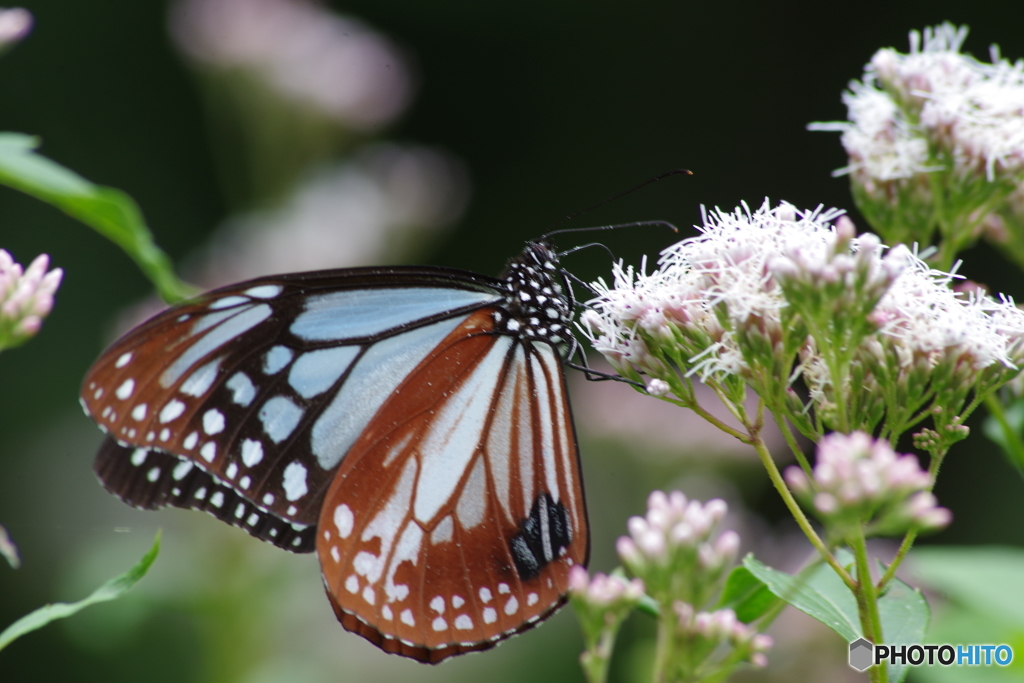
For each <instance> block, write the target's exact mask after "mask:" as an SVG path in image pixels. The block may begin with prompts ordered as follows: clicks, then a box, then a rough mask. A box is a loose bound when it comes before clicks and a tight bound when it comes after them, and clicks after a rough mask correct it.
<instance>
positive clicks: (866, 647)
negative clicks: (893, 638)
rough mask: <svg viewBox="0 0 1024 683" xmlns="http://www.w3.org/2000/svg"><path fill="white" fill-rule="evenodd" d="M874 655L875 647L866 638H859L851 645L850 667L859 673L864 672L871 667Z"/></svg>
mask: <svg viewBox="0 0 1024 683" xmlns="http://www.w3.org/2000/svg"><path fill="white" fill-rule="evenodd" d="M874 654H875V646H874V645H872V644H871V642H870V641H868V640H865V639H864V638H858V639H857V640H855V641H853V642H852V643H850V666H851V667H853V668H854V669H856V670H857V671H864V670H865V669H867V668H868V667H869V666H871V661H872V660H873V659H874Z"/></svg>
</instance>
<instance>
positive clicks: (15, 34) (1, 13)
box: [0, 7, 33, 51]
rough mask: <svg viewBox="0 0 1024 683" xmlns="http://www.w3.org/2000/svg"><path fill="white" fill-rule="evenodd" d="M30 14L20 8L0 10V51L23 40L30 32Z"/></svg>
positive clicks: (31, 20)
mask: <svg viewBox="0 0 1024 683" xmlns="http://www.w3.org/2000/svg"><path fill="white" fill-rule="evenodd" d="M32 23H33V19H32V13H31V12H29V11H28V10H27V9H24V8H22V7H11V8H9V9H4V8H0V51H3V50H4V49H5V48H7V47H10V46H11V45H14V44H15V43H17V42H19V41H21V40H23V39H24V38H25V36H27V35H28V34H29V33H30V32H31V31H32Z"/></svg>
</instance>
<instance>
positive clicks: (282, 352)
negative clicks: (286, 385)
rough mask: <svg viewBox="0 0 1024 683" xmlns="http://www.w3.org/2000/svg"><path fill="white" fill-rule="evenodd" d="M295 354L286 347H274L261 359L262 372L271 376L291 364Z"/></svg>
mask: <svg viewBox="0 0 1024 683" xmlns="http://www.w3.org/2000/svg"><path fill="white" fill-rule="evenodd" d="M294 355H295V354H294V353H293V352H292V350H291V349H289V348H288V347H287V346H274V347H272V348H271V349H270V350H269V351H267V355H265V356H264V357H263V372H265V373H267V374H268V375H273V374H276V373H278V372H281V370H282V368H284V366H286V365H288V363H291V362H292V356H294Z"/></svg>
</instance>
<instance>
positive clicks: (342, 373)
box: [81, 240, 590, 663]
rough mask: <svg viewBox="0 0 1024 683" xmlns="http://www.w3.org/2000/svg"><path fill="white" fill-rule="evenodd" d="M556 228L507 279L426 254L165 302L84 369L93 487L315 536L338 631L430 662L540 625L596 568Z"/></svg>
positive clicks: (310, 539) (310, 541) (286, 533)
mask: <svg viewBox="0 0 1024 683" xmlns="http://www.w3.org/2000/svg"><path fill="white" fill-rule="evenodd" d="M567 277H568V276H567V275H566V273H565V272H564V271H562V270H561V269H560V268H559V266H558V257H557V254H556V253H555V252H554V251H553V250H552V248H551V247H550V245H549V244H548V243H547V242H546V241H543V240H542V241H538V242H531V243H528V244H527V246H526V248H525V249H524V251H523V252H522V254H520V255H519V256H518V257H515V258H513V259H511V260H510V261H509V263H508V265H507V267H506V269H505V272H504V273H503V275H502V276H501V278H500V279H494V278H490V277H486V276H482V275H477V274H474V273H469V272H465V271H459V270H452V269H446V268H434V267H417V266H409V267H385V268H352V269H343V270H328V271H318V272H308V273H293V274H288V275H279V276H272V277H264V278H259V279H255V280H250V281H248V282H243V283H240V284H235V285H231V286H228V287H224V288H220V289H216V290H213V291H211V292H209V293H207V294H204V295H202V296H200V297H198V298H196V299H194V300H192V301H188V302H185V303H182V304H179V305H176V306H173V307H171V308H169V309H167V310H165V311H164V312H162V313H160V314H158V315H157V316H155V317H154V318H152V319H150V320H149V321H147V322H145V323H143V324H142V325H140V326H138V327H136V328H135V329H133V330H131V331H130V332H128V333H127V334H126V335H124V336H123V337H122V338H121V339H119V340H118V341H116V342H115V343H114V344H113V345H112V346H111V347H110V348H109V349H107V350H106V351H105V352H104V353H103V355H102V356H100V358H99V360H97V361H96V363H95V364H94V365H93V366H92V368H91V369H90V370H89V372H88V374H87V375H86V377H85V380H84V382H83V386H82V394H81V401H82V405H83V407H84V408H85V411H86V413H87V414H88V415H89V417H91V418H92V419H93V420H94V421H95V422H96V423H97V424H98V425H99V426H100V428H101V429H103V430H104V431H105V432H106V433H107V437H106V439H105V440H104V442H103V444H102V445H101V447H100V449H99V453H98V454H97V456H96V461H95V465H94V468H95V471H96V473H97V475H98V476H99V478H100V481H101V482H102V483H103V486H104V487H105V488H106V489H107V490H108V491H110V492H111V493H113V494H115V495H116V496H118V497H119V498H121V499H122V500H123V501H124V502H126V503H128V504H130V505H133V506H135V507H139V508H147V509H153V508H159V507H163V506H167V505H173V506H177V507H182V508H192V509H197V510H205V511H206V512H209V513H211V514H213V515H214V516H215V517H217V518H219V519H221V520H223V521H225V522H228V523H230V524H233V525H235V526H238V527H241V528H242V529H244V530H245V531H247V532H248V533H250V534H251V535H253V536H255V537H257V538H259V539H261V540H264V541H268V542H270V543H273V544H274V545H277V546H279V547H281V548H284V549H286V550H290V551H292V552H298V553H304V552H312V551H314V550H315V551H316V552H317V554H318V556H319V560H320V567H321V571H322V575H323V581H324V586H325V588H326V591H327V596H328V598H329V599H330V602H331V605H332V606H333V608H334V611H335V614H336V615H337V617H338V619H339V621H340V622H341V623H342V625H343V626H344V627H345V628H346V629H348V630H349V631H353V632H355V633H357V634H359V635H361V636H363V637H364V638H366V639H367V640H369V641H371V642H373V643H374V644H376V645H377V646H379V647H380V648H382V649H383V650H385V651H387V652H392V653H396V654H399V655H403V656H406V657H411V658H414V659H417V660H420V661H422V662H430V663H437V662H440V661H442V660H444V659H446V658H448V657H451V656H453V655H457V654H461V653H464V652H469V651H473V650H483V649H487V648H490V647H493V646H494V645H496V644H497V643H498V642H499V641H501V640H503V639H505V638H508V637H510V636H512V635H515V634H516V633H519V632H521V631H524V630H526V629H528V628H531V627H532V626H534V625H536V624H537V623H538V622H540V621H541V620H543V619H545V618H546V617H548V616H550V615H551V614H552V613H553V612H554V611H555V610H557V609H558V608H559V607H560V606H561V605H562V604H563V603H564V601H565V595H566V592H567V590H568V579H569V570H570V568H571V567H572V566H573V565H575V564H581V565H584V566H585V565H586V563H587V560H588V557H589V551H590V547H589V545H590V544H589V529H588V524H587V513H586V508H585V505H584V494H583V485H582V479H581V472H580V463H579V458H578V451H577V445H576V434H575V428H574V426H573V420H572V414H571V412H570V409H569V399H568V394H567V391H566V382H565V374H564V371H563V363H565V362H567V360H568V356H569V355H571V352H570V350H569V349H570V347H573V346H574V344H575V341H574V340H573V338H572V333H571V330H570V328H569V326H570V325H571V324H572V323H571V319H572V310H571V309H572V306H573V301H572V292H571V288H570V283H569V282H568V279H567Z"/></svg>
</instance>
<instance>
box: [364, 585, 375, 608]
mask: <svg viewBox="0 0 1024 683" xmlns="http://www.w3.org/2000/svg"><path fill="white" fill-rule="evenodd" d="M363 600H366V602H368V603H370V604H371V605H372V604H373V603H374V602H376V600H377V595H376V594H375V593H374V592H373V587H372V586H367V587H366V588H364V589H363Z"/></svg>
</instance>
